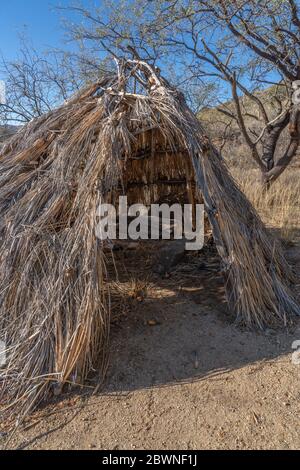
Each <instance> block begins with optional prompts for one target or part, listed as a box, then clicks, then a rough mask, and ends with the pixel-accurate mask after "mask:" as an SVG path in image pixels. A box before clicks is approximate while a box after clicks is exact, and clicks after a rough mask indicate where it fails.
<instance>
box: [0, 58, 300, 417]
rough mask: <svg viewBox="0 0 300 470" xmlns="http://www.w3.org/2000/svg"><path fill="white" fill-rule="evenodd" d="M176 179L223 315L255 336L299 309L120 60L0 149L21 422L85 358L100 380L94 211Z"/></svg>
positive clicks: (7, 331)
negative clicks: (206, 254) (214, 266)
mask: <svg viewBox="0 0 300 470" xmlns="http://www.w3.org/2000/svg"><path fill="white" fill-rule="evenodd" d="M176 184H177V185H180V187H181V188H184V191H185V194H186V198H187V199H188V200H189V201H192V202H193V201H194V202H195V201H196V200H202V199H203V200H204V203H205V208H206V212H207V216H208V219H209V222H210V225H211V228H212V232H213V236H214V240H215V244H216V247H217V250H218V253H219V256H220V260H221V264H222V271H223V274H224V282H225V289H226V293H227V299H228V303H229V305H230V306H231V308H232V309H233V310H234V311H235V312H236V314H237V316H238V317H239V318H240V319H241V320H243V321H244V322H245V323H246V324H247V325H250V326H256V327H259V328H263V327H264V326H266V325H271V324H272V325H273V324H276V323H281V324H286V323H287V321H288V319H289V318H290V317H291V316H292V315H293V314H299V306H298V305H297V303H296V302H295V300H294V299H293V296H292V294H291V292H290V290H289V285H290V282H291V281H292V278H293V276H292V272H291V270H290V268H289V266H288V265H287V263H286V261H285V259H284V257H283V255H282V253H281V249H280V246H279V243H278V242H276V241H274V240H273V239H271V237H270V235H269V234H268V233H267V232H266V229H265V227H264V225H263V224H262V222H261V220H260V219H259V217H258V216H257V214H256V212H255V211H254V209H253V208H252V206H251V204H250V203H249V202H248V200H247V199H246V197H245V196H244V194H243V193H242V192H241V191H240V190H239V188H238V186H237V185H236V183H235V182H234V180H233V179H232V177H231V176H230V174H229V173H228V171H227V168H226V165H225V163H224V161H223V160H222V158H221V156H220V155H219V153H218V152H217V151H216V149H215V148H213V146H212V145H211V143H210V141H209V139H208V138H207V137H206V136H205V134H204V131H203V129H202V126H201V124H200V123H199V121H198V119H197V118H196V117H195V115H193V113H192V112H191V110H190V109H189V108H188V106H187V104H186V102H185V99H184V97H183V96H182V94H181V93H180V92H178V91H177V90H176V89H174V88H173V87H172V86H170V84H169V83H168V82H167V81H166V80H165V79H163V78H162V77H161V76H159V74H158V73H157V72H156V70H154V69H153V68H151V67H150V66H149V65H148V64H146V63H143V62H141V61H136V60H128V61H122V62H120V63H119V66H118V71H117V73H116V74H112V75H109V76H107V77H105V78H104V79H103V80H101V81H99V82H98V83H95V84H92V85H91V86H89V87H87V88H86V89H85V90H83V91H82V92H81V93H79V94H78V95H77V96H75V97H73V98H72V99H71V100H70V101H69V102H67V103H65V104H64V105H63V106H61V107H60V108H58V109H56V110H54V111H53V112H50V113H49V114H47V115H45V116H42V117H40V118H38V119H35V120H33V121H32V122H30V123H29V124H28V125H26V126H25V127H24V128H22V129H21V130H20V131H19V132H18V134H17V135H15V136H14V137H13V138H12V139H11V140H10V141H9V142H8V143H6V144H5V145H4V147H3V148H2V149H1V154H0V232H1V261H0V263H1V264H0V276H1V304H0V339H2V340H3V341H5V342H6V345H7V362H6V365H5V366H4V367H3V368H2V369H1V371H0V374H1V376H0V381H1V382H0V383H1V392H2V400H3V399H4V400H6V403H7V404H8V405H9V406H13V407H15V409H21V410H22V412H23V413H24V412H26V411H28V409H29V408H31V407H32V406H35V405H36V404H37V403H38V402H39V401H41V400H42V399H44V398H45V397H47V396H48V395H49V393H51V392H52V391H53V389H54V388H55V387H57V385H58V386H62V385H63V384H64V383H66V382H72V381H73V382H77V383H78V382H82V381H84V379H85V377H86V376H87V374H88V372H89V371H90V370H91V369H92V368H93V367H96V366H97V367H99V363H100V366H102V368H103V371H104V369H105V366H106V351H107V346H108V339H109V326H110V301H109V292H108V290H107V289H106V288H105V282H106V280H107V271H106V257H107V256H108V254H107V253H104V251H103V244H102V243H101V241H99V240H98V239H97V237H96V236H95V226H96V223H97V221H96V219H97V217H96V216H97V208H98V206H99V204H100V202H103V201H110V202H111V201H114V200H115V199H116V196H117V195H119V194H120V193H123V194H129V196H130V195H131V196H130V197H131V198H132V201H133V200H135V202H143V201H144V202H146V203H149V201H151V200H152V199H153V200H156V199H157V197H158V195H159V197H160V199H163V197H164V188H166V187H170V186H172V185H174V187H175V186H176ZM176 192H178V188H177V189H176ZM19 407H21V408H19Z"/></svg>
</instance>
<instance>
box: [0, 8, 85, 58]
mask: <svg viewBox="0 0 300 470" xmlns="http://www.w3.org/2000/svg"><path fill="white" fill-rule="evenodd" d="M71 3H72V1H71V0H0V52H1V54H2V55H3V56H4V57H5V58H6V59H13V58H15V57H16V55H17V53H18V49H19V34H20V33H22V32H24V31H26V35H27V36H28V37H29V38H30V39H31V41H32V43H33V45H34V47H35V48H36V49H38V50H42V51H43V50H46V49H49V48H50V47H51V48H52V47H56V46H59V45H61V44H62V41H64V35H63V31H62V28H61V16H62V15H61V12H58V11H57V10H55V8H54V5H57V4H60V5H62V6H67V5H68V4H71ZM86 3H88V1H87V2H86ZM64 15H65V13H64Z"/></svg>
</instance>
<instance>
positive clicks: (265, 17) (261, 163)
mask: <svg viewBox="0 0 300 470" xmlns="http://www.w3.org/2000/svg"><path fill="white" fill-rule="evenodd" d="M105 9H106V10H105V14H103V10H102V9H101V8H95V9H94V10H88V9H86V8H84V7H83V6H78V5H77V6H76V7H73V12H76V13H77V14H78V15H79V16H80V17H81V18H84V21H81V22H78V24H75V25H74V24H72V25H69V33H70V35H71V37H72V38H73V39H77V40H80V41H88V42H89V43H90V44H93V47H94V48H95V50H98V51H99V53H109V54H111V55H120V54H121V55H122V54H128V51H131V52H132V51H133V53H134V51H135V52H136V53H137V54H138V55H139V56H140V57H142V58H143V59H147V60H148V61H150V62H152V63H153V64H155V65H158V66H160V65H161V64H162V63H163V62H164V63H165V64H167V66H166V67H165V69H166V70H168V69H169V67H170V63H171V64H174V63H175V64H176V65H175V67H174V66H173V69H172V70H173V71H174V70H175V74H174V73H173V74H172V78H173V79H174V76H175V75H176V76H177V79H178V78H181V79H182V80H181V83H182V84H185V86H186V90H187V91H191V90H190V89H189V84H191V83H194V84H196V85H195V89H197V84H198V87H199V86H200V85H202V84H203V83H206V85H210V86H212V85H214V84H216V83H218V84H221V89H222V87H223V89H226V90H228V89H229V90H230V91H231V97H232V100H233V104H234V106H230V107H229V108H228V106H226V105H223V106H220V107H219V108H218V109H219V110H220V111H221V112H222V113H223V114H224V115H226V116H227V118H228V119H230V120H232V121H234V122H236V123H237V125H238V126H239V129H240V131H241V134H242V135H243V138H244V140H245V142H246V144H247V146H248V147H249V149H250V155H251V157H252V158H253V159H254V161H255V163H256V165H258V167H259V168H260V170H261V174H262V178H263V181H264V182H265V183H266V184H269V183H270V182H272V181H274V180H275V179H276V178H278V176H279V175H280V174H281V173H282V171H283V170H284V169H285V168H286V167H287V165H288V164H289V162H290V161H291V159H292V158H293V157H294V155H295V154H296V151H297V149H298V146H299V132H298V120H299V105H298V104H297V103H296V102H295V101H294V102H293V100H292V93H293V89H292V84H293V82H295V81H296V80H298V79H300V62H299V58H300V35H299V33H300V19H299V18H300V14H299V11H298V5H297V3H296V1H295V0H280V1H279V0H260V1H259V2H258V1H257V0H230V1H229V0H173V1H162V0H153V1H147V0H135V1H134V2H132V1H130V2H128V1H127V2H126V1H124V2H122V3H121V4H119V2H117V4H116V2H106V3H105ZM222 84H223V85H222ZM266 86H273V90H274V93H273V100H274V101H275V102H276V106H273V107H272V108H271V107H270V106H268V103H267V104H266V103H264V102H263V100H262V99H261V98H260V96H259V94H258V93H257V91H258V90H259V89H262V88H263V87H266ZM190 88H191V87H190ZM242 96H244V97H246V98H247V99H246V100H243V99H242ZM223 100H224V97H223ZM276 110H277V114H276V113H275V111H276ZM251 115H252V118H253V119H254V120H255V121H256V122H257V126H255V127H256V129H253V128H252V127H251V125H249V123H248V121H247V117H249V116H251ZM285 129H289V139H288V142H287V144H286V148H285V150H284V151H283V153H282V154H280V155H279V156H277V155H276V148H277V147H278V142H279V139H280V137H281V135H282V133H283V132H284V130H285Z"/></svg>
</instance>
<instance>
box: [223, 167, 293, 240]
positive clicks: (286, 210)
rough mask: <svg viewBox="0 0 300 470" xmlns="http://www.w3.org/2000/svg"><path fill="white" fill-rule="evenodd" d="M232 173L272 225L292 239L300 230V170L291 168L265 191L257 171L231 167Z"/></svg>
mask: <svg viewBox="0 0 300 470" xmlns="http://www.w3.org/2000/svg"><path fill="white" fill-rule="evenodd" d="M231 172H232V174H233V176H234V177H235V179H236V181H237V182H238V183H239V185H240V187H241V189H242V190H243V191H244V192H245V194H246V196H247V197H248V198H249V199H250V201H251V202H252V204H253V205H254V207H255V208H256V209H257V211H258V212H259V215H260V216H261V218H262V219H263V221H264V222H265V224H266V225H267V226H269V227H272V228H276V229H278V230H279V235H280V236H281V237H282V238H284V239H286V240H290V239H292V238H293V237H294V235H295V233H296V232H297V231H299V229H300V206H299V200H300V169H299V168H291V169H289V170H287V171H286V172H285V173H283V174H282V175H281V177H280V178H279V179H278V180H277V181H276V182H275V183H274V184H273V185H272V186H271V188H270V189H269V190H268V191H265V192H263V191H262V188H261V183H260V177H259V174H258V171H257V170H246V171H245V170H244V169H241V168H237V167H235V168H232V169H231Z"/></svg>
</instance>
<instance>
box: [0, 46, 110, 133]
mask: <svg viewBox="0 0 300 470" xmlns="http://www.w3.org/2000/svg"><path fill="white" fill-rule="evenodd" d="M106 64H107V61H103V60H100V59H97V58H95V57H93V56H92V55H91V54H90V53H88V52H87V51H85V50H84V51H83V50H82V49H79V50H78V52H72V53H67V52H65V51H63V50H52V51H50V52H48V53H47V54H46V53H45V54H43V55H42V54H40V53H38V52H37V51H36V50H35V49H34V47H33V46H32V45H31V44H30V41H28V40H27V39H26V38H22V39H21V44H20V51H19V57H18V58H17V59H16V60H12V61H7V60H6V59H5V58H2V61H1V63H0V72H1V76H2V77H3V78H4V82H5V89H6V100H5V101H2V103H0V123H2V124H9V123H14V124H19V125H21V124H24V123H26V122H28V121H30V120H31V119H33V118H35V117H38V116H41V115H42V114H45V113H47V112H49V111H51V110H52V109H53V108H54V107H56V106H58V105H60V104H61V103H62V102H64V101H65V100H67V99H68V98H69V97H70V95H72V94H73V93H75V92H76V91H78V90H79V89H80V87H82V86H83V85H84V84H86V83H88V82H89V81H92V80H93V79H95V78H96V77H99V75H101V74H103V73H105V72H106V70H107V66H106Z"/></svg>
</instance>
